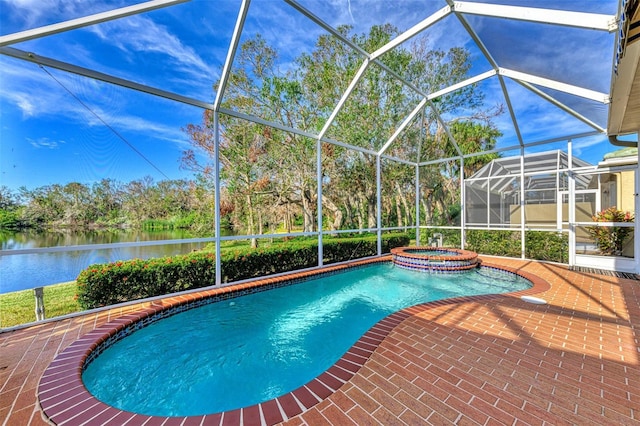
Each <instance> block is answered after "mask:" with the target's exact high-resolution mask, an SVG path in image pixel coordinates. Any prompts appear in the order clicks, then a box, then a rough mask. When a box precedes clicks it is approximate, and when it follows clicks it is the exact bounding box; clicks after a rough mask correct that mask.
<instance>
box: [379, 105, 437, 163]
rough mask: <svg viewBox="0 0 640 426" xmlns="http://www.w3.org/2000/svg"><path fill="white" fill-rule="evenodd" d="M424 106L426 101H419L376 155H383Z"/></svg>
mask: <svg viewBox="0 0 640 426" xmlns="http://www.w3.org/2000/svg"><path fill="white" fill-rule="evenodd" d="M426 104H427V100H426V99H424V98H423V99H422V100H421V101H420V103H419V104H418V105H417V106H416V107H415V108H414V109H413V111H411V113H410V114H409V115H408V116H407V118H405V119H404V121H403V122H402V124H400V126H398V128H397V129H396V131H395V132H394V133H393V135H391V137H390V138H389V140H388V141H387V142H386V143H385V144H384V145H383V147H382V148H380V151H378V155H382V154H384V152H385V151H386V150H387V148H389V146H390V145H391V144H392V143H393V141H394V140H396V138H397V137H398V135H400V133H402V131H403V130H404V129H405V128H406V127H407V126H408V125H409V123H411V121H412V120H413V119H414V118H415V116H416V115H418V113H419V112H420V111H422V108H424V106H425V105H426Z"/></svg>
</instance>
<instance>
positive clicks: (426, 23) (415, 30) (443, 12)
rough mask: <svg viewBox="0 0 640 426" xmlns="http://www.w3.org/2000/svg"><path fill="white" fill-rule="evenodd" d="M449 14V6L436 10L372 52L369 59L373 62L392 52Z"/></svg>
mask: <svg viewBox="0 0 640 426" xmlns="http://www.w3.org/2000/svg"><path fill="white" fill-rule="evenodd" d="M450 13H451V7H450V6H445V7H443V8H442V9H440V10H438V11H437V12H435V13H434V14H432V15H431V16H429V17H428V18H427V19H424V20H423V21H421V22H419V23H417V24H416V25H414V26H413V27H411V28H409V29H408V30H407V31H405V32H403V33H402V34H400V35H399V36H398V37H396V38H394V39H393V40H391V41H390V42H389V43H387V44H385V45H384V46H382V47H381V48H379V49H378V50H376V51H375V52H373V53H372V54H371V59H372V60H373V59H377V58H379V57H380V56H382V55H384V54H385V53H387V52H388V51H390V50H392V49H393V48H394V47H396V46H398V45H400V44H402V43H404V42H405V41H407V40H409V39H410V38H412V37H415V36H416V35H417V34H419V33H420V32H422V31H424V30H425V29H427V28H429V27H430V26H432V25H433V24H435V23H436V22H438V21H440V20H441V19H442V18H444V17H446V16H447V15H449V14H450Z"/></svg>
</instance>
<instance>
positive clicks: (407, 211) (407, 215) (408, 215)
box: [396, 182, 413, 227]
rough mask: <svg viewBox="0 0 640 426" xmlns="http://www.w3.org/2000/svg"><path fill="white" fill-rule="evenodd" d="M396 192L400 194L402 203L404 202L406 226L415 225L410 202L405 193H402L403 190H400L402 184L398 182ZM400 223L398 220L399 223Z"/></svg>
mask: <svg viewBox="0 0 640 426" xmlns="http://www.w3.org/2000/svg"><path fill="white" fill-rule="evenodd" d="M396 192H397V193H398V198H399V199H400V201H401V202H402V205H403V206H404V213H405V217H404V226H405V227H407V226H409V224H410V223H413V218H412V217H411V209H410V208H409V201H408V200H407V197H406V196H405V193H404V192H402V189H401V188H400V184H399V183H398V182H396ZM399 222H400V221H399V220H398V223H399Z"/></svg>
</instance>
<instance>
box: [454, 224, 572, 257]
mask: <svg viewBox="0 0 640 426" xmlns="http://www.w3.org/2000/svg"><path fill="white" fill-rule="evenodd" d="M466 240H467V246H466V248H467V249H468V250H472V251H475V252H476V253H480V254H492V255H496V256H506V257H517V258H519V257H520V252H521V250H522V247H521V241H520V231H485V230H478V229H472V230H468V231H467V234H466ZM525 256H526V257H527V258H528V259H536V260H547V261H552V262H560V263H566V262H568V260H569V238H568V236H567V234H566V233H557V232H547V231H525Z"/></svg>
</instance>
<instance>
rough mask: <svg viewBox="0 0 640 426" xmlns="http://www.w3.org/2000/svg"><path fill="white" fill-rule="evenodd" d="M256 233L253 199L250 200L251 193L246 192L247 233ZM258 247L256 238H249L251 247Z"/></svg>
mask: <svg viewBox="0 0 640 426" xmlns="http://www.w3.org/2000/svg"><path fill="white" fill-rule="evenodd" d="M255 233H256V225H255V222H254V218H253V201H252V200H251V194H247V234H249V235H253V234H255ZM257 247H258V240H257V239H256V238H251V248H257Z"/></svg>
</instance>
